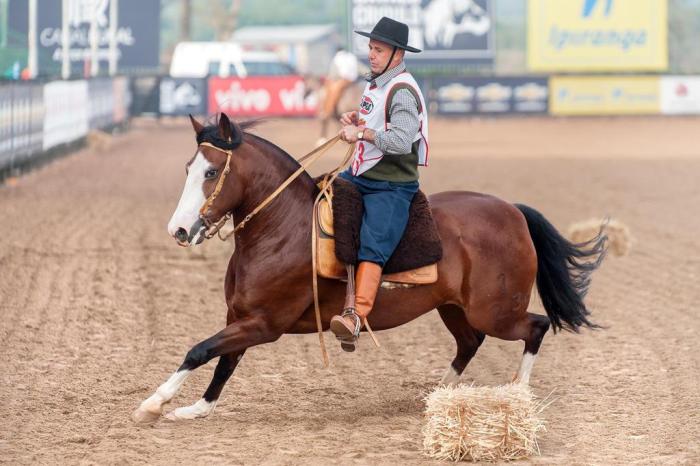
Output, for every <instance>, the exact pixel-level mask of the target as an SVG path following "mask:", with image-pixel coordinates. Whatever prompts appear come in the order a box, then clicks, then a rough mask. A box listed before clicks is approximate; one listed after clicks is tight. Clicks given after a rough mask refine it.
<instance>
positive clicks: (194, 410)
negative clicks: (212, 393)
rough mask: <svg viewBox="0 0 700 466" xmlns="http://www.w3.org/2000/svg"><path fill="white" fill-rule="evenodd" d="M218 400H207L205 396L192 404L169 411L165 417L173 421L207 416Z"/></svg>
mask: <svg viewBox="0 0 700 466" xmlns="http://www.w3.org/2000/svg"><path fill="white" fill-rule="evenodd" d="M216 401H217V400H214V401H207V400H205V399H204V398H201V399H199V400H198V401H197V402H196V403H195V404H193V405H191V406H183V407H182V408H177V409H175V410H173V411H171V412H169V413H168V414H166V415H165V417H166V418H167V419H170V420H171V421H178V420H184V419H197V418H198V417H206V416H208V415H209V414H211V412H212V411H213V410H214V407H215V406H216Z"/></svg>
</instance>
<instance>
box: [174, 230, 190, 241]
mask: <svg viewBox="0 0 700 466" xmlns="http://www.w3.org/2000/svg"><path fill="white" fill-rule="evenodd" d="M175 239H176V240H178V241H180V242H182V243H185V242H187V230H185V229H184V228H178V229H177V231H176V232H175Z"/></svg>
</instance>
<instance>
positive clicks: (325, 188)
mask: <svg viewBox="0 0 700 466" xmlns="http://www.w3.org/2000/svg"><path fill="white" fill-rule="evenodd" d="M336 138H338V136H336ZM334 139H335V138H334ZM354 152H355V146H354V145H351V146H349V147H348V151H347V153H346V154H345V157H344V158H343V161H342V162H341V163H340V165H338V167H337V168H336V169H335V170H333V171H332V172H329V173H327V174H326V176H324V177H323V181H322V182H321V191H320V192H319V193H318V196H316V200H314V207H313V215H312V217H311V272H312V277H311V278H312V285H313V291H314V312H315V314H316V328H317V329H318V340H319V344H320V345H321V356H322V358H323V365H324V367H328V350H327V349H326V341H325V340H324V338H323V323H322V321H321V307H320V306H319V303H318V272H317V270H316V269H317V266H316V254H317V249H318V245H317V243H318V238H317V236H318V235H317V232H316V228H317V224H318V203H319V202H320V201H321V199H322V198H323V197H324V196H326V195H328V194H329V193H330V191H331V186H333V182H334V181H335V179H336V178H337V177H338V175H340V172H342V171H343V170H344V169H345V168H346V167H347V166H348V165H349V163H350V160H352V154H353V153H354Z"/></svg>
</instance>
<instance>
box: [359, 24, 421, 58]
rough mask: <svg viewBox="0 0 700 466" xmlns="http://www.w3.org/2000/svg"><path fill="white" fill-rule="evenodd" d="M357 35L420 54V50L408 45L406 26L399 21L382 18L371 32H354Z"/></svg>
mask: <svg viewBox="0 0 700 466" xmlns="http://www.w3.org/2000/svg"><path fill="white" fill-rule="evenodd" d="M355 32H356V33H357V34H359V35H361V36H365V37H369V38H370V39H375V40H378V41H381V42H385V43H387V44H389V45H393V46H394V47H398V48H400V49H404V50H407V51H409V52H413V53H420V51H421V50H420V49H417V48H415V47H411V46H410V45H408V26H407V25H405V24H404V23H401V22H399V21H395V20H393V19H391V18H387V17H386V16H384V17H383V18H382V19H380V20H379V22H378V23H377V24H376V25H375V26H374V29H372V32H363V31H355Z"/></svg>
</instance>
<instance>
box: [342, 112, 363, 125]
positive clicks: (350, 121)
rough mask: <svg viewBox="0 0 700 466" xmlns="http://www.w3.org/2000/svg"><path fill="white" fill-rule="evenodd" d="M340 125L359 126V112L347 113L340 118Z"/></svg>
mask: <svg viewBox="0 0 700 466" xmlns="http://www.w3.org/2000/svg"><path fill="white" fill-rule="evenodd" d="M340 123H341V124H342V125H343V126H348V125H357V124H358V123H359V119H358V116H357V112H356V111H355V112H345V113H343V114H342V115H341V116H340Z"/></svg>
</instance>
